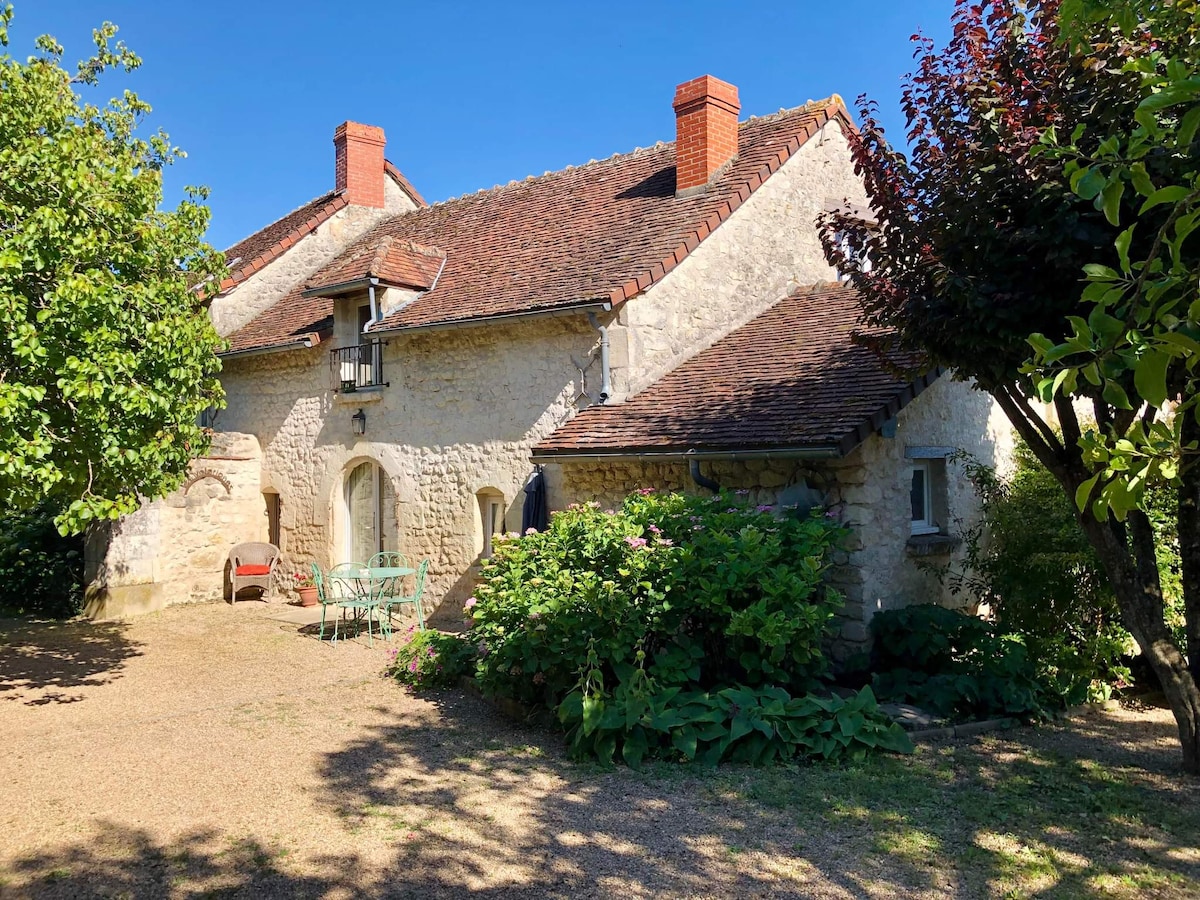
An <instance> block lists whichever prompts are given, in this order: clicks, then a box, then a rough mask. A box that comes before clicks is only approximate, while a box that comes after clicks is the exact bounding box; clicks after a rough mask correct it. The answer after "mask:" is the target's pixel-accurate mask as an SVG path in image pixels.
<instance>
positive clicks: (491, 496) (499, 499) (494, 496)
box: [478, 491, 505, 559]
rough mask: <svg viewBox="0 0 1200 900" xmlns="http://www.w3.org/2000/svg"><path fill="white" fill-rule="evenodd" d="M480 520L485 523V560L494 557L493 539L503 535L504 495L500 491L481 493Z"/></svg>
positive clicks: (483, 554)
mask: <svg viewBox="0 0 1200 900" xmlns="http://www.w3.org/2000/svg"><path fill="white" fill-rule="evenodd" d="M478 496H479V519H480V521H481V522H482V523H483V553H482V556H483V558H484V559H487V558H488V557H490V556H491V555H492V538H493V537H495V536H496V535H497V534H503V533H504V531H505V524H504V495H503V494H501V493H500V492H499V491H480V492H479V495H478Z"/></svg>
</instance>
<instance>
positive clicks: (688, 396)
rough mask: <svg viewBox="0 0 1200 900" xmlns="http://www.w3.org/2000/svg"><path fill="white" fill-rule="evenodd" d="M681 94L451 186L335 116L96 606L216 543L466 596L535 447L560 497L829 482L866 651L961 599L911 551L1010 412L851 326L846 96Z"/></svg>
mask: <svg viewBox="0 0 1200 900" xmlns="http://www.w3.org/2000/svg"><path fill="white" fill-rule="evenodd" d="M674 112H675V121H676V135H677V136H676V140H675V141H674V142H673V143H660V144H658V145H656V146H652V147H647V148H640V149H637V150H634V151H632V152H630V153H624V154H618V155H615V156H613V157H610V158H608V159H603V160H599V161H592V162H588V163H586V164H584V165H580V166H575V167H568V168H566V169H564V170H562V171H558V172H549V173H546V174H545V175H542V176H539V177H533V176H531V177H529V178H526V179H525V180H523V181H519V182H512V183H510V184H508V185H505V186H500V187H496V188H493V189H491V190H483V191H480V192H478V193H474V194H469V195H466V196H463V197H460V198H457V199H453V200H449V201H446V202H442V203H435V204H433V205H429V204H427V203H426V202H425V201H424V200H423V199H422V198H421V196H420V194H418V193H417V191H416V190H415V189H414V188H413V187H412V186H411V185H410V184H409V183H408V181H407V180H406V179H405V178H404V176H403V175H402V174H401V173H400V171H399V170H398V169H397V168H396V167H395V166H394V165H392V163H390V162H388V161H387V159H386V158H385V139H384V133H383V131H382V130H381V129H379V128H374V127H370V126H367V125H360V124H357V123H354V122H347V123H345V124H343V125H341V126H340V127H339V128H338V129H337V130H336V132H335V134H334V147H335V186H334V190H333V191H331V192H330V193H328V194H326V195H324V196H321V197H318V198H316V199H315V200H313V201H311V202H310V203H308V204H306V205H305V206H302V207H300V208H299V209H297V210H296V211H294V212H292V213H290V214H288V215H286V216H284V217H283V218H282V219H279V220H278V221H276V222H274V223H272V224H270V225H268V226H267V227H265V228H263V229H262V230H261V231H259V232H257V233H256V234H254V235H252V236H250V237H248V238H246V239H245V240H244V241H242V242H241V243H239V244H237V245H235V246H234V247H231V248H230V249H229V250H228V251H227V257H228V261H229V266H230V269H231V273H232V274H231V275H230V276H229V278H228V280H227V281H225V282H224V283H223V284H222V285H221V293H220V294H219V296H217V297H216V298H215V299H214V300H213V301H212V305H211V313H212V319H213V322H214V323H215V325H216V327H217V328H218V330H219V331H220V332H221V334H222V335H224V336H225V337H226V338H227V339H228V349H227V351H226V352H225V353H224V355H223V359H224V371H223V374H222V382H223V384H224V387H225V390H226V392H227V394H228V407H227V408H226V409H224V410H222V411H220V413H219V414H218V415H216V416H215V418H214V420H213V422H212V423H211V424H212V426H213V428H214V431H215V441H214V449H213V451H212V455H211V456H210V457H209V458H206V459H202V460H198V461H197V462H196V463H195V466H194V472H193V475H192V478H190V479H189V483H188V484H187V485H186V486H185V487H184V488H183V489H181V491H179V492H177V493H176V494H175V495H172V496H171V497H168V498H166V499H165V500H160V501H156V502H155V503H151V504H147V506H146V507H145V508H143V509H142V510H141V511H140V512H138V513H137V514H135V515H134V516H131V517H130V518H129V519H127V520H125V521H123V522H121V523H119V524H118V525H117V526H116V527H115V528H114V529H113V530H112V531H111V533H109V534H107V535H105V536H103V538H102V539H97V540H96V541H95V542H93V543H94V546H93V547H92V549H91V553H90V559H91V570H92V572H93V575H94V576H95V581H94V583H93V586H92V589H91V598H92V611H93V613H95V614H97V615H114V614H124V613H127V612H129V611H134V610H138V609H152V608H156V607H159V606H162V605H164V604H167V603H174V602H183V601H189V600H197V599H206V598H212V597H215V596H217V595H218V594H217V592H218V591H219V590H220V589H221V587H220V586H221V567H222V565H223V564H224V561H225V554H226V553H227V552H228V549H229V548H230V547H231V546H232V545H233V544H235V543H238V542H240V541H244V540H268V539H269V540H271V541H272V542H273V543H276V544H277V545H278V546H279V547H281V548H282V552H283V559H284V566H283V569H284V579H283V580H284V581H286V580H287V577H288V576H287V573H290V572H291V571H300V570H302V569H304V568H306V567H307V566H308V564H309V563H310V562H311V561H316V562H317V563H319V564H320V565H322V566H329V565H331V564H333V563H336V562H339V561H345V560H351V559H362V558H365V557H367V556H369V555H370V554H371V553H373V552H374V551H376V550H379V549H395V548H399V549H401V550H403V551H404V552H405V553H406V554H407V555H409V556H410V558H416V559H425V558H428V559H429V560H430V561H431V568H430V579H431V580H430V583H429V590H428V594H427V596H428V598H429V601H430V605H431V606H440V607H441V609H442V611H443V612H444V613H445V614H446V615H447V616H448V617H450V618H453V619H457V618H458V616H459V614H460V610H461V604H462V601H463V600H464V598H465V597H466V596H468V594H469V592H470V590H471V589H472V586H473V585H474V584H475V583H476V578H477V574H478V563H479V560H480V559H481V558H482V557H484V556H486V555H487V554H488V553H489V552H490V548H491V540H492V536H493V535H494V534H496V533H497V532H502V531H512V530H516V529H517V527H518V526H519V525H520V523H521V513H522V503H523V501H524V499H525V495H524V491H523V488H524V486H525V484H526V481H527V479H528V478H529V476H530V474H531V471H532V468H533V467H534V466H541V467H543V469H542V471H543V472H544V478H545V485H546V490H547V496H548V498H549V505H550V508H551V509H556V508H562V507H564V506H565V505H567V504H569V503H573V502H578V501H587V500H593V499H595V500H599V501H600V502H601V503H603V504H605V505H613V504H616V503H617V502H618V501H619V499H620V498H621V497H622V496H623V495H624V494H626V493H628V492H629V491H631V490H633V489H635V488H639V487H656V488H663V489H668V488H669V489H683V490H691V491H703V490H707V489H708V488H711V487H712V485H713V484H714V483H716V484H719V485H720V486H721V487H723V488H729V489H737V490H745V491H749V492H750V493H751V494H752V495H753V496H755V497H756V498H758V499H759V500H760V502H783V503H799V504H802V505H808V504H813V503H816V502H822V503H829V504H833V505H834V508H835V509H836V510H838V511H839V513H840V515H842V516H843V517H844V519H845V521H846V522H847V523H848V524H850V525H851V526H852V527H853V529H854V537H853V538H852V542H851V544H850V546H849V548H848V549H847V552H845V553H844V554H842V555H841V556H840V557H839V559H838V560H837V562H838V567H837V571H836V573H835V578H836V580H837V582H838V583H839V585H840V587H841V588H842V589H843V591H844V592H845V594H846V598H847V603H846V606H845V608H844V610H843V620H842V637H843V638H844V639H845V641H847V642H849V643H851V644H853V643H855V642H860V641H862V640H864V639H865V637H866V624H867V622H868V621H869V619H870V616H871V615H872V614H873V612H874V611H875V610H877V609H881V608H886V607H890V606H895V605H902V604H905V603H908V602H913V601H923V600H937V599H945V598H941V597H940V594H939V588H938V587H937V584H936V582H935V581H934V580H933V579H931V578H930V577H929V576H928V575H927V574H926V573H925V572H924V571H923V570H922V568H921V567H920V566H919V565H918V564H917V563H918V559H919V558H920V557H922V556H930V555H933V556H935V557H943V558H944V557H945V556H946V555H947V554H951V553H954V552H956V545H957V544H958V540H957V539H956V538H955V536H954V534H955V531H956V530H957V528H958V526H959V521H960V520H968V521H969V520H970V519H971V518H972V517H973V516H974V515H975V514H976V501H975V499H974V497H973V494H972V492H971V490H970V488H969V486H967V485H966V484H965V482H964V481H963V479H962V478H961V477H960V475H959V474H958V469H957V465H956V463H955V462H954V461H953V460H952V459H950V456H951V454H952V453H953V452H954V451H955V450H957V449H964V450H967V451H969V452H971V453H973V454H975V455H976V456H978V457H979V458H981V459H982V460H984V461H985V462H989V463H996V462H997V461H1001V460H1003V459H1004V458H1005V456H1006V454H1007V452H1008V449H1009V443H1010V439H1009V432H1008V428H1007V425H1006V423H1005V421H1004V419H1003V416H1002V415H1001V414H1000V413H999V412H998V411H997V409H995V408H994V407H993V405H992V403H991V401H990V398H988V397H987V395H986V394H983V393H981V392H979V391H975V390H972V389H971V387H970V386H969V385H967V384H964V383H961V382H956V381H953V380H951V379H950V378H949V377H946V376H943V377H940V378H938V377H935V376H929V377H926V378H924V379H922V380H920V381H918V382H916V383H906V382H904V381H902V380H899V379H897V378H896V377H894V376H893V375H892V374H890V373H889V370H888V369H887V368H886V367H885V366H884V364H883V363H882V362H881V361H880V360H879V359H878V358H876V357H875V356H874V355H873V354H872V353H871V352H869V351H867V350H865V349H863V348H861V347H859V346H857V345H856V344H855V343H853V342H852V340H851V336H852V334H853V332H854V331H855V330H856V329H857V328H858V327H859V326H858V315H859V307H858V301H857V298H856V296H855V295H854V293H853V292H852V291H850V290H849V289H848V288H847V287H844V286H842V285H840V284H839V283H838V281H837V273H835V272H834V271H832V270H831V269H830V267H829V266H828V265H827V263H826V262H825V259H824V257H823V254H822V251H821V247H820V244H819V241H818V234H817V228H816V224H815V220H816V218H817V216H818V215H819V214H820V213H821V211H822V210H823V209H825V208H827V207H828V206H829V204H831V203H838V204H840V203H847V202H848V203H852V204H860V205H861V204H864V203H865V194H864V192H863V189H862V186H861V184H860V182H859V180H858V178H857V177H856V175H855V174H854V171H853V165H852V162H851V158H850V153H849V149H848V145H847V140H846V137H845V135H846V134H847V132H848V131H849V129H852V128H853V127H854V126H853V124H852V121H851V119H850V117H849V115H848V114H847V112H846V109H845V108H844V106H843V104H842V101H841V100H840V98H838V97H837V96H834V97H831V98H829V99H826V100H821V101H819V102H809V103H807V104H805V105H803V106H799V107H796V108H794V109H789V110H783V111H780V112H778V113H775V114H772V115H768V116H763V117H759V118H754V117H751V118H749V119H748V120H746V121H743V122H739V121H738V112H739V100H738V92H737V89H736V88H735V87H734V86H732V85H730V84H727V83H725V82H722V81H719V80H717V79H715V78H713V77H711V76H704V77H701V78H697V79H694V80H692V81H688V82H686V83H684V84H681V85H679V86H678V88H677V90H676V93H675V99H674ZM706 486H707V487H706Z"/></svg>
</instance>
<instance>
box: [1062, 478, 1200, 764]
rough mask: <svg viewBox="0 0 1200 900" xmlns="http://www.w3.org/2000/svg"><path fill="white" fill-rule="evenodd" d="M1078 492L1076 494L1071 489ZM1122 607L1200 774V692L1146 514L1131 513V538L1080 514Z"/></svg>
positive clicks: (1114, 526) (1113, 525)
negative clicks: (1167, 609)
mask: <svg viewBox="0 0 1200 900" xmlns="http://www.w3.org/2000/svg"><path fill="white" fill-rule="evenodd" d="M1072 496H1073V492H1072ZM1080 522H1081V524H1082V525H1083V528H1084V531H1085V532H1086V533H1087V536H1088V540H1089V541H1090V542H1091V544H1092V546H1093V547H1095V548H1096V551H1097V552H1098V553H1099V556H1100V562H1101V564H1102V565H1103V566H1104V569H1105V573H1106V574H1107V575H1108V580H1109V582H1110V583H1111V584H1112V588H1113V593H1114V594H1116V597H1117V603H1118V604H1119V606H1120V607H1121V617H1122V619H1123V620H1124V622H1125V627H1126V628H1128V629H1129V632H1130V634H1132V635H1133V637H1134V640H1136V641H1137V642H1138V646H1140V647H1141V648H1142V654H1143V655H1144V656H1145V657H1146V661H1147V662H1149V663H1150V666H1151V668H1153V669H1154V672H1155V674H1156V675H1157V676H1158V680H1159V683H1160V684H1161V685H1162V689H1163V693H1164V694H1165V695H1166V698H1167V703H1168V704H1170V707H1171V712H1173V713H1174V714H1175V723H1176V725H1177V726H1178V728H1179V743H1180V745H1181V747H1182V749H1183V769H1184V771H1185V772H1188V773H1190V774H1193V775H1200V690H1198V689H1197V686H1196V681H1195V679H1193V678H1192V673H1191V671H1190V670H1189V668H1188V665H1187V662H1186V660H1185V659H1184V658H1183V654H1182V653H1180V652H1179V647H1178V645H1177V644H1176V643H1175V639H1174V636H1173V635H1172V634H1171V630H1170V629H1169V628H1168V627H1167V624H1166V621H1165V619H1164V617H1163V598H1162V588H1161V586H1160V583H1159V578H1158V561H1157V559H1156V556H1155V552H1154V533H1153V530H1152V529H1151V527H1150V522H1149V520H1148V519H1147V518H1146V516H1145V514H1144V513H1141V512H1133V513H1130V515H1129V537H1128V540H1126V538H1125V535H1124V534H1123V533H1122V532H1123V530H1124V529H1122V528H1120V527H1119V526H1118V525H1117V523H1115V522H1113V521H1111V520H1109V521H1106V522H1101V521H1099V520H1098V519H1096V518H1095V517H1094V516H1092V515H1090V514H1083V515H1081V516H1080Z"/></svg>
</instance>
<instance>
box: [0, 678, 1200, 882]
mask: <svg viewBox="0 0 1200 900" xmlns="http://www.w3.org/2000/svg"><path fill="white" fill-rule="evenodd" d="M426 699H428V701H429V702H428V703H427V704H419V705H414V706H413V707H410V708H409V709H408V710H407V711H406V712H405V713H404V714H403V715H401V714H399V713H397V712H395V711H394V710H388V709H384V708H377V709H375V710H373V711H372V712H373V713H374V714H375V724H373V725H370V726H368V727H367V728H366V729H365V730H364V731H362V732H360V733H358V735H357V736H355V737H352V738H350V739H349V740H348V741H347V742H346V743H345V744H344V745H343V746H341V747H340V748H339V749H337V750H336V751H332V752H328V753H325V754H324V755H322V756H321V757H319V758H318V759H317V760H316V765H317V766H318V773H319V774H320V775H321V776H322V779H323V786H322V787H321V788H319V789H318V793H317V795H316V796H315V797H314V798H313V799H314V802H315V803H316V804H317V806H318V807H319V808H321V809H322V810H323V811H328V812H331V813H333V814H334V815H335V816H336V819H337V824H335V825H334V826H332V827H333V833H332V834H331V838H335V837H336V838H337V839H338V840H336V841H331V843H332V844H342V845H344V844H345V840H344V839H345V837H346V836H349V837H350V838H351V841H352V844H351V846H353V847H354V851H353V852H348V853H333V852H329V851H326V850H324V849H323V848H322V847H320V846H319V845H318V846H317V847H315V848H314V847H297V846H296V845H295V842H294V841H293V840H292V839H291V837H290V836H289V835H287V834H283V835H279V836H278V837H275V838H272V839H270V840H264V838H263V837H262V836H261V835H260V836H258V837H257V838H254V837H246V836H244V835H241V836H235V835H233V834H231V833H229V832H226V831H217V830H214V831H207V832H196V833H192V834H188V835H185V836H183V837H180V838H178V839H175V840H172V841H169V842H166V843H162V842H156V841H155V840H154V839H152V837H151V836H150V835H149V834H147V833H146V832H143V831H140V830H138V829H135V828H125V827H119V826H116V825H112V824H103V825H101V826H100V827H99V830H98V833H97V835H96V836H95V838H94V839H85V838H79V839H77V840H76V842H75V843H74V844H72V845H71V846H68V847H65V848H54V849H48V850H45V851H42V852H38V853H34V854H29V855H27V856H25V857H23V858H21V859H18V860H17V861H16V862H15V864H14V865H13V867H12V869H11V870H10V871H9V872H6V873H0V897H3V898H9V897H11V898H20V900H25V898H35V897H37V898H42V897H47V898H59V897H64V898H65V897H91V896H104V897H113V896H128V897H157V896H173V897H198V896H205V897H229V898H233V897H239V898H241V897H245V898H274V897H279V898H290V897H297V898H308V897H325V896H329V897H363V898H392V897H395V898H414V900H416V898H421V900H429V898H481V900H491V898H530V900H532V898H585V897H591V898H597V897H618V898H632V897H672V898H674V897H738V898H741V897H759V898H784V897H806V898H821V900H829V898H856V897H864V896H876V897H882V896H886V897H894V898H908V897H911V898H930V897H945V898H956V900H957V898H961V900H966V898H986V897H1004V896H1022V897H1026V896H1027V897H1042V898H1089V897H1095V898H1099V897H1109V896H1119V897H1143V896H1153V897H1157V898H1162V900H1182V898H1190V897H1195V896H1198V895H1200V816H1198V814H1197V812H1196V810H1197V809H1198V808H1200V782H1198V781H1196V780H1194V779H1183V778H1181V777H1179V776H1178V775H1177V774H1172V773H1170V765H1169V760H1170V759H1172V758H1173V752H1174V750H1173V748H1172V747H1171V746H1170V745H1169V744H1166V743H1164V740H1163V738H1164V734H1163V729H1164V728H1167V727H1168V726H1167V724H1166V723H1165V722H1162V721H1160V720H1155V721H1153V722H1141V721H1131V720H1130V719H1128V718H1126V719H1124V720H1119V719H1118V718H1116V717H1114V716H1108V715H1097V716H1096V717H1092V718H1088V719H1085V720H1083V721H1081V722H1075V723H1071V725H1070V726H1062V725H1056V726H1051V727H1047V728H1044V729H1028V728H1026V729H1018V730H1016V731H1012V732H1006V733H1004V734H1003V735H1000V736H990V737H987V738H983V739H980V740H977V741H969V742H955V743H948V744H942V745H933V746H927V747H923V748H922V749H921V750H920V752H919V753H918V754H917V755H915V756H911V757H892V756H881V757H878V758H876V759H873V760H871V761H870V762H868V763H867V764H864V765H859V766H793V767H783V766H780V767H775V768H770V769H749V768H744V767H733V766H731V767H723V768H721V769H719V770H716V771H703V770H697V769H693V768H690V767H686V766H680V765H673V764H666V763H656V764H653V765H650V766H648V767H647V768H646V769H645V770H644V771H641V772H634V771H631V770H629V769H626V768H618V769H616V770H609V771H606V770H603V769H599V768H597V767H595V766H592V765H585V764H577V763H573V762H571V761H569V760H567V759H565V758H564V756H563V752H562V744H561V738H560V736H559V735H556V734H553V733H549V732H546V731H539V730H534V729H528V728H523V727H521V726H519V725H516V724H514V723H512V722H511V721H509V720H507V719H504V718H502V717H500V716H499V715H498V714H496V713H495V712H494V711H493V710H492V709H491V708H490V707H488V706H487V705H486V704H484V703H483V702H482V701H480V700H478V699H477V698H475V697H472V696H467V695H463V694H459V693H454V692H447V693H444V694H439V695H435V696H432V697H429V698H426ZM1132 760H1137V761H1138V763H1140V765H1136V766H1135V765H1130V764H1129V763H1130V761H1132Z"/></svg>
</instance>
